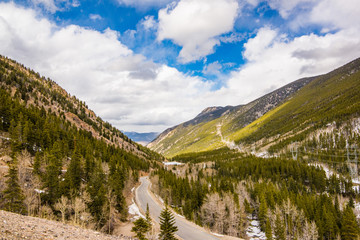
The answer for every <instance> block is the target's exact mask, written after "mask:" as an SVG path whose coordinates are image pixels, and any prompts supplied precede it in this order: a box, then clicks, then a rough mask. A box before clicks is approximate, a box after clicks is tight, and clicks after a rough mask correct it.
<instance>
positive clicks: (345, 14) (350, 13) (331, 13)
mask: <svg viewBox="0 0 360 240" xmlns="http://www.w3.org/2000/svg"><path fill="white" fill-rule="evenodd" d="M309 21H310V22H312V23H319V24H321V25H323V26H325V27H329V28H333V29H334V28H335V29H339V28H340V29H348V28H356V29H360V7H359V1H358V0H347V1H338V0H322V1H319V3H318V4H317V5H316V6H315V7H314V8H313V9H312V11H311V13H310V17H309Z"/></svg>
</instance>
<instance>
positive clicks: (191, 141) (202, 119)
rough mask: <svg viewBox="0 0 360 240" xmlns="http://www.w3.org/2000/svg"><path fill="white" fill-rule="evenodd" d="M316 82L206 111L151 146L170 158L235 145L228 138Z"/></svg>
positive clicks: (305, 81)
mask: <svg viewBox="0 0 360 240" xmlns="http://www.w3.org/2000/svg"><path fill="white" fill-rule="evenodd" d="M313 79H314V78H304V79H300V80H297V81H295V82H293V83H290V84H288V85H286V86H284V87H282V88H280V89H278V90H275V91H273V92H272V93H269V94H267V95H265V96H263V97H261V98H259V99H256V100H254V101H252V102H250V103H248V104H246V105H239V106H235V107H232V106H227V107H212V108H207V109H205V110H204V111H203V112H202V113H200V114H199V115H198V116H197V117H195V118H194V119H192V120H190V121H188V122H185V123H182V124H180V125H178V126H175V127H173V128H169V129H167V130H166V131H164V132H163V133H161V134H160V135H159V136H158V137H157V138H156V139H155V140H154V141H153V142H151V143H150V144H148V147H149V148H150V149H152V150H154V151H157V152H159V153H161V154H164V155H165V156H169V157H171V156H174V155H177V154H182V153H188V152H198V151H206V150H212V149H217V148H220V147H223V146H226V145H232V143H231V141H229V140H228V139H227V137H228V135H230V134H232V133H234V132H236V131H237V130H239V129H242V128H243V127H245V126H247V125H249V124H250V123H252V122H253V121H255V120H256V119H258V118H259V117H261V116H263V115H264V114H265V113H267V112H268V111H270V110H272V109H274V108H275V107H277V106H278V105H279V104H281V103H282V102H283V101H284V100H285V99H287V98H289V97H291V96H292V95H293V94H294V93H295V92H297V91H298V90H299V89H301V88H302V87H303V86H305V85H306V84H308V83H309V82H311V81H312V80H313Z"/></svg>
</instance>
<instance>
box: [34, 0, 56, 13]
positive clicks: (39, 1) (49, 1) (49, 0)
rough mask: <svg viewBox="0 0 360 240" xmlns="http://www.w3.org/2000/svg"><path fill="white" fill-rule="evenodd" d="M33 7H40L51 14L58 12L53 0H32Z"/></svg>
mask: <svg viewBox="0 0 360 240" xmlns="http://www.w3.org/2000/svg"><path fill="white" fill-rule="evenodd" d="M32 2H33V4H35V5H42V6H43V7H44V8H45V9H46V10H47V11H49V12H51V13H55V12H56V11H58V7H57V6H56V4H55V2H54V0H32Z"/></svg>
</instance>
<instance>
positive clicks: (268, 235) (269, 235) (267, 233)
mask: <svg viewBox="0 0 360 240" xmlns="http://www.w3.org/2000/svg"><path fill="white" fill-rule="evenodd" d="M265 236H266V239H268V240H272V239H273V238H272V229H271V224H270V221H269V219H268V220H267V221H266V225H265Z"/></svg>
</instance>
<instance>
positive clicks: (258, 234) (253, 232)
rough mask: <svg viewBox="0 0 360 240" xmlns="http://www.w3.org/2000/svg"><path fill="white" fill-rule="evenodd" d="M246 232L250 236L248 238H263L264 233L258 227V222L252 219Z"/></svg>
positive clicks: (263, 239)
mask: <svg viewBox="0 0 360 240" xmlns="http://www.w3.org/2000/svg"><path fill="white" fill-rule="evenodd" d="M246 234H247V235H248V236H249V237H250V240H255V239H261V240H265V239H266V236H265V233H264V232H262V231H261V229H260V222H259V221H257V220H252V221H251V222H250V225H249V227H248V228H247V229H246Z"/></svg>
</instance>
